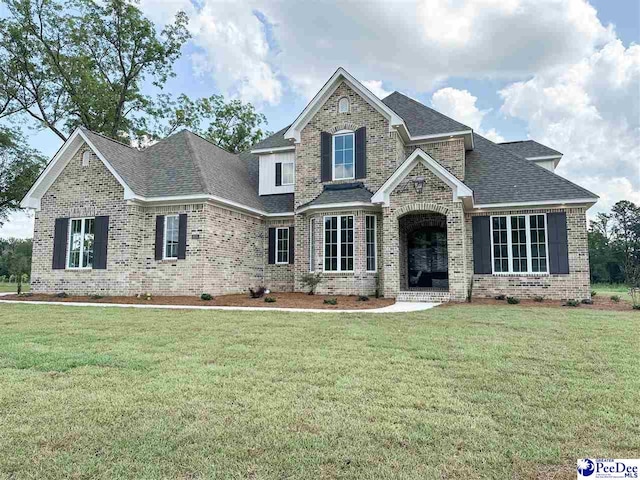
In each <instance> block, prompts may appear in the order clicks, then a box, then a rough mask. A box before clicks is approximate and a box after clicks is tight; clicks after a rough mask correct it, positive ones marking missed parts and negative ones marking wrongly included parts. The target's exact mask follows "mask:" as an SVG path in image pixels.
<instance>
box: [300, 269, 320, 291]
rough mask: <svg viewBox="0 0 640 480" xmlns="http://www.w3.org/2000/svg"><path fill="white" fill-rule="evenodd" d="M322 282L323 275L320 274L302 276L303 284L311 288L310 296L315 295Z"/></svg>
mask: <svg viewBox="0 0 640 480" xmlns="http://www.w3.org/2000/svg"><path fill="white" fill-rule="evenodd" d="M320 282H322V274H321V273H320V272H318V273H306V274H304V275H303V276H302V284H303V285H306V286H308V287H309V295H315V293H316V287H317V286H318V284H319V283H320Z"/></svg>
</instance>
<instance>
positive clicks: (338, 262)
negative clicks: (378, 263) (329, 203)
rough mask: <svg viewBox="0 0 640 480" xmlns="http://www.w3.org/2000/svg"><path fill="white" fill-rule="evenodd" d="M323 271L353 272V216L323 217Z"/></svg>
mask: <svg viewBox="0 0 640 480" xmlns="http://www.w3.org/2000/svg"><path fill="white" fill-rule="evenodd" d="M324 270H325V271H328V272H351V271H353V215H336V216H331V217H324Z"/></svg>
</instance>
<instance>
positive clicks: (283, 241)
mask: <svg viewBox="0 0 640 480" xmlns="http://www.w3.org/2000/svg"><path fill="white" fill-rule="evenodd" d="M276 263H277V264H283V263H289V228H288V227H284V228H276Z"/></svg>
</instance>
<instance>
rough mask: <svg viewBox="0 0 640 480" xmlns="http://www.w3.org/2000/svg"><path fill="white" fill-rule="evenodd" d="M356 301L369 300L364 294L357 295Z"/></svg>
mask: <svg viewBox="0 0 640 480" xmlns="http://www.w3.org/2000/svg"><path fill="white" fill-rule="evenodd" d="M358 301H359V302H368V301H369V297H367V296H366V295H360V296H359V297H358Z"/></svg>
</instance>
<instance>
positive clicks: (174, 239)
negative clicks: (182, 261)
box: [163, 215, 180, 260]
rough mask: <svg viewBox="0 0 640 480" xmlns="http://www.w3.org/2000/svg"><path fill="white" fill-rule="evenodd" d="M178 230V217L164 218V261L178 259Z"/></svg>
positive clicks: (168, 216)
mask: <svg viewBox="0 0 640 480" xmlns="http://www.w3.org/2000/svg"><path fill="white" fill-rule="evenodd" d="M179 230H180V220H179V217H178V215H167V216H166V217H164V253H163V257H164V258H165V259H166V260H174V259H177V258H178V232H179Z"/></svg>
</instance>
